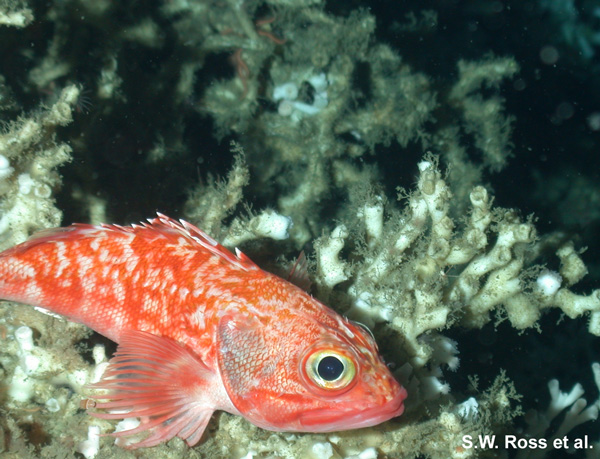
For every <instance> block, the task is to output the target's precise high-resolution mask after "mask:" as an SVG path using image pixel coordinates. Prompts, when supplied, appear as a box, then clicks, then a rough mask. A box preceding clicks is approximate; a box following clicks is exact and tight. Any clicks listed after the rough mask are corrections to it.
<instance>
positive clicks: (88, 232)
mask: <svg viewBox="0 0 600 459" xmlns="http://www.w3.org/2000/svg"><path fill="white" fill-rule="evenodd" d="M157 215H158V218H152V219H148V222H142V223H140V224H133V225H131V226H121V225H114V224H106V223H103V224H101V225H89V224H85V223H75V224H73V225H71V226H67V227H63V228H50V229H46V230H42V231H40V232H38V233H35V234H34V235H33V236H31V237H30V238H29V239H28V240H27V241H26V242H24V243H23V244H19V245H18V246H16V247H13V248H12V249H10V253H9V251H6V252H4V255H8V254H11V253H14V252H20V251H24V250H28V249H30V248H32V247H34V246H36V245H39V244H44V243H52V242H58V241H66V240H73V239H78V238H94V237H106V235H107V232H113V233H116V234H122V235H132V236H138V235H139V236H142V237H144V236H159V237H167V238H179V237H183V238H184V239H185V240H186V241H187V242H188V243H189V244H190V245H200V246H201V247H202V248H204V249H206V250H207V251H209V252H210V253H212V254H214V255H216V256H218V257H221V258H223V259H224V260H226V261H227V262H229V263H231V264H233V265H235V266H237V267H238V268H241V269H243V270H245V271H249V270H253V269H259V268H258V266H257V265H256V264H255V263H254V262H253V261H252V260H250V258H248V257H247V256H246V255H244V254H243V253H242V252H241V251H240V250H238V249H237V248H236V249H235V254H233V253H231V252H230V251H229V250H227V249H226V248H225V247H223V246H222V245H221V244H219V243H218V242H217V241H216V240H214V239H213V238H212V237H210V236H209V235H208V234H206V233H205V232H204V231H202V230H201V229H200V228H197V227H196V226H194V225H192V224H191V223H189V222H187V221H185V220H179V221H177V220H174V219H172V218H170V217H167V216H166V215H164V214H161V213H158V212H157ZM148 231H150V232H151V233H147V232H148Z"/></svg>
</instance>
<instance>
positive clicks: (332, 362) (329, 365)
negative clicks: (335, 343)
mask: <svg viewBox="0 0 600 459" xmlns="http://www.w3.org/2000/svg"><path fill="white" fill-rule="evenodd" d="M317 372H318V373H319V376H320V377H321V378H323V379H324V380H325V381H335V380H336V379H338V378H339V377H340V376H341V374H342V373H343V372H344V364H343V363H342V361H341V360H340V359H338V358H337V357H333V356H332V355H328V356H327V357H323V358H322V359H321V361H320V362H319V365H318V367H317Z"/></svg>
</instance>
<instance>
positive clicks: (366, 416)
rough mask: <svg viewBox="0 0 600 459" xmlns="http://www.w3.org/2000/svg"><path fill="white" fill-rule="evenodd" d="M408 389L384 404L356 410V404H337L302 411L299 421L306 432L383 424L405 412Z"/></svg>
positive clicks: (399, 392) (331, 430) (402, 390)
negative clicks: (343, 407) (339, 406)
mask: <svg viewBox="0 0 600 459" xmlns="http://www.w3.org/2000/svg"><path fill="white" fill-rule="evenodd" d="M405 398H406V390H405V389H404V388H402V389H401V390H400V391H398V393H397V394H396V396H395V397H394V398H392V399H391V400H389V401H388V402H386V403H385V404H383V405H378V406H373V407H369V408H366V409H364V410H360V411H356V406H352V405H351V406H350V407H349V408H348V409H339V408H337V407H336V406H335V404H334V405H333V406H332V407H331V408H321V409H318V410H311V411H307V412H305V413H302V415H301V416H300V419H299V422H300V425H301V428H302V430H303V431H305V432H336V431H341V430H350V429H360V428H362V427H371V426H374V425H377V424H381V423H382V422H385V421H387V420H389V419H392V418H395V417H397V416H400V415H401V414H402V413H403V412H404V404H403V403H402V402H403V401H404V399H405Z"/></svg>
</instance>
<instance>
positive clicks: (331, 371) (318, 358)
mask: <svg viewBox="0 0 600 459" xmlns="http://www.w3.org/2000/svg"><path fill="white" fill-rule="evenodd" d="M306 373H307V374H308V377H309V378H310V380H311V381H312V382H314V383H315V384H316V385H317V386H319V387H320V388H321V389H328V390H339V389H344V388H346V387H347V386H348V385H349V384H350V383H351V382H352V381H353V380H354V376H355V375H356V366H355V365H354V362H353V361H352V360H351V359H350V358H348V357H346V356H345V355H344V354H340V353H339V352H335V351H331V350H327V351H317V352H314V353H313V354H312V355H311V356H310V357H309V358H308V359H307V360H306Z"/></svg>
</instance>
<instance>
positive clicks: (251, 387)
mask: <svg viewBox="0 0 600 459" xmlns="http://www.w3.org/2000/svg"><path fill="white" fill-rule="evenodd" d="M0 298H3V299H6V300H11V301H16V302H20V303H26V304H30V305H34V306H41V307H43V308H46V309H48V310H50V311H52V312H55V313H58V314H62V315H64V316H66V317H67V318H69V319H70V320H73V321H75V322H80V323H83V324H85V325H87V326H88V327H91V328H92V329H94V330H95V331H97V332H98V333H100V334H102V335H104V336H106V337H108V338H109V339H111V340H113V341H115V342H117V343H118V348H117V352H116V354H115V356H114V357H113V358H112V360H111V361H110V364H109V366H108V368H107V370H106V371H105V373H104V375H103V378H102V380H101V381H100V382H99V383H97V384H96V385H95V388H98V389H103V391H104V392H105V393H103V394H101V395H95V396H94V398H95V399H96V400H99V401H98V402H97V403H96V405H95V406H96V408H99V409H101V410H103V411H101V412H95V413H92V414H93V415H94V416H97V417H101V418H105V419H120V418H130V417H138V418H140V420H141V423H140V425H139V426H138V427H136V428H133V429H130V430H126V431H123V432H119V433H115V434H113V435H116V436H123V435H132V434H137V433H138V432H148V435H147V436H146V438H144V439H142V440H141V441H138V442H137V443H134V444H131V445H129V446H130V447H142V446H154V445H157V444H158V443H160V442H163V441H166V440H169V439H170V438H173V437H174V436H178V437H180V438H182V439H184V440H185V441H186V442H187V443H188V444H189V445H190V446H191V445H194V444H196V443H197V442H198V441H199V440H200V438H201V437H202V433H203V432H204V429H205V427H206V425H207V424H208V421H209V420H210V418H211V416H212V413H213V412H214V411H215V410H224V411H227V412H229V413H233V414H237V415H241V416H243V417H244V418H246V419H247V420H249V421H250V422H252V423H253V424H255V425H257V426H260V427H262V428H265V429H268V430H275V431H295V432H329V431H337V430H346V429H354V428H359V427H366V426H372V425H375V424H379V423H381V422H383V421H386V420H388V419H390V418H393V417H396V416H399V415H401V414H402V412H403V410H404V405H403V401H404V399H405V398H406V390H405V389H404V388H403V387H402V386H401V385H400V384H399V383H398V382H397V381H396V380H395V379H394V378H393V376H392V375H391V373H390V371H389V370H388V368H387V367H386V365H385V363H384V362H383V360H382V359H381V357H380V356H379V354H378V351H377V345H376V344H375V341H374V340H373V338H372V337H371V335H370V333H369V332H368V331H367V330H365V329H364V328H363V327H362V326H360V325H358V324H355V323H353V322H351V321H349V320H348V319H346V318H344V317H342V316H340V315H339V314H337V313H336V312H334V311H333V310H331V309H329V308H328V307H326V306H325V305H323V304H322V303H320V302H319V301H317V300H315V299H314V298H312V297H311V296H310V295H309V294H307V293H306V292H305V291H303V290H302V289H300V288H298V287H296V286H295V285H293V284H291V283H289V282H287V281H285V280H283V279H281V278H279V277H277V276H275V275H274V274H271V273H268V272H266V271H263V270H261V269H260V268H259V267H258V266H257V265H256V264H254V263H253V262H252V261H251V260H250V259H249V258H248V257H247V256H245V255H244V254H243V253H241V252H240V251H239V250H236V254H235V255H234V254H233V253H231V252H229V251H228V250H227V249H225V248H224V247H223V246H221V245H220V244H219V243H217V242H216V241H215V240H214V239H212V238H211V237H210V236H208V235H207V234H205V233H203V232H202V231H201V230H199V229H198V228H196V227H195V226H193V225H191V224H190V223H188V222H185V221H183V220H182V221H180V222H177V221H175V220H172V219H170V218H168V217H166V216H164V215H161V214H158V218H155V219H152V220H149V221H148V223H142V224H140V225H132V226H127V227H123V226H118V225H101V226H92V225H83V224H75V225H72V226H69V227H66V228H58V229H53V230H47V231H44V232H42V233H40V234H38V235H35V236H34V237H33V238H31V239H30V240H28V241H26V242H25V243H23V244H20V245H18V246H16V247H13V248H11V249H9V250H6V251H5V252H3V253H1V254H0Z"/></svg>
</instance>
